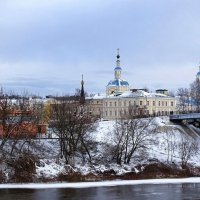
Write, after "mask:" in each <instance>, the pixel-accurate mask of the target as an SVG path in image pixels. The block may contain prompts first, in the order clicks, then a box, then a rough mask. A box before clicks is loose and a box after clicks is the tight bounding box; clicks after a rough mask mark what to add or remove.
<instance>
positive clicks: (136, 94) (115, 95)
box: [86, 90, 171, 100]
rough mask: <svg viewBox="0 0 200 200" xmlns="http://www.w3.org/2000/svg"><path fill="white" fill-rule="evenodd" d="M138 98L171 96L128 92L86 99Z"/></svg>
mask: <svg viewBox="0 0 200 200" xmlns="http://www.w3.org/2000/svg"><path fill="white" fill-rule="evenodd" d="M131 97H132V98H136V97H149V98H158V97H160V98H171V97H170V96H167V95H165V94H160V93H149V92H145V91H143V90H137V91H135V92H132V91H126V92H121V93H113V94H111V95H106V94H95V95H94V96H92V97H86V99H88V100H89V99H106V98H131Z"/></svg>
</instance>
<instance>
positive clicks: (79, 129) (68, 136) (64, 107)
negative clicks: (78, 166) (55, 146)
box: [51, 97, 94, 165]
mask: <svg viewBox="0 0 200 200" xmlns="http://www.w3.org/2000/svg"><path fill="white" fill-rule="evenodd" d="M93 122H94V121H93V118H92V117H91V116H90V114H89V109H88V108H87V106H84V105H83V106H80V104H79V102H77V101H73V100H69V98H66V97H63V98H62V97H60V98H59V100H55V101H54V102H53V104H52V115H51V127H52V128H53V130H54V132H55V133H56V134H57V135H58V137H59V142H60V152H61V156H64V158H65V161H66V163H67V164H71V165H74V164H75V161H74V159H75V154H76V153H77V152H79V153H81V154H82V155H84V151H85V152H86V154H87V155H88V157H89V160H90V161H91V155H90V146H89V145H88V143H89V141H90V140H89V137H88V132H90V131H91V130H93V128H94V123H93Z"/></svg>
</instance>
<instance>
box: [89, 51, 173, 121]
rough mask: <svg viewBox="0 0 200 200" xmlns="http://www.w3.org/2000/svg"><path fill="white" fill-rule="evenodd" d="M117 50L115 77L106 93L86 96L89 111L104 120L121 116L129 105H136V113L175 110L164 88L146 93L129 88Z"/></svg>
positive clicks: (170, 112)
mask: <svg viewBox="0 0 200 200" xmlns="http://www.w3.org/2000/svg"><path fill="white" fill-rule="evenodd" d="M119 58H120V56H119V51H118V55H117V62H116V67H115V69H114V76H115V79H114V80H111V81H110V82H109V83H108V85H107V87H106V94H103V95H102V94H98V95H94V96H93V97H90V98H87V101H88V103H89V105H90V111H91V113H92V114H93V115H95V116H98V117H100V118H103V119H105V120H114V119H118V118H122V117H123V116H125V115H126V114H128V112H129V109H130V107H131V106H132V107H133V106H135V107H137V111H138V113H137V114H138V115H147V116H148V115H169V114H173V113H174V112H175V111H176V100H175V98H174V97H171V96H168V91H167V90H164V89H159V90H156V93H148V92H146V91H144V90H139V89H134V90H130V88H129V83H128V82H127V81H126V80H123V79H122V78H121V73H122V68H121V67H120V60H119Z"/></svg>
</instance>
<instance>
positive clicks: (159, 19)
mask: <svg viewBox="0 0 200 200" xmlns="http://www.w3.org/2000/svg"><path fill="white" fill-rule="evenodd" d="M117 48H120V55H121V67H122V69H123V72H122V73H123V78H124V79H126V80H127V81H128V82H129V84H130V85H131V87H132V88H142V87H148V88H149V89H150V90H154V89H157V88H166V89H170V90H176V89H177V88H179V87H188V86H189V84H190V83H191V82H192V81H193V80H194V79H195V75H196V73H197V71H198V65H199V62H200V1H199V0H0V85H1V86H3V87H4V88H6V89H9V90H11V89H12V90H17V91H22V90H28V91H30V92H33V93H39V94H40V95H47V94H68V93H73V92H74V91H75V88H80V81H81V75H82V74H84V79H85V89H86V90H87V91H88V92H89V93H92V92H105V88H106V85H107V83H108V82H109V80H111V79H113V78H114V74H113V70H114V67H115V62H116V53H117Z"/></svg>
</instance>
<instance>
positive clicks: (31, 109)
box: [0, 94, 41, 155]
mask: <svg viewBox="0 0 200 200" xmlns="http://www.w3.org/2000/svg"><path fill="white" fill-rule="evenodd" d="M16 97H17V98H16ZM40 109H41V105H40V106H39V107H38V104H35V103H30V101H29V98H28V96H26V95H24V96H18V95H17V96H16V95H15V96H14V97H13V95H8V94H2V95H1V97H0V113H1V114H0V128H1V130H0V131H1V132H0V135H1V141H0V150H1V152H2V153H3V152H6V153H7V154H8V153H9V154H10V155H16V154H20V153H21V152H22V151H24V150H28V151H29V145H30V143H31V140H32V138H33V137H36V135H37V133H38V124H39V123H40V116H41V111H40ZM39 111H40V112H39ZM22 139H23V140H22Z"/></svg>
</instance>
